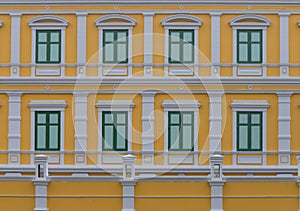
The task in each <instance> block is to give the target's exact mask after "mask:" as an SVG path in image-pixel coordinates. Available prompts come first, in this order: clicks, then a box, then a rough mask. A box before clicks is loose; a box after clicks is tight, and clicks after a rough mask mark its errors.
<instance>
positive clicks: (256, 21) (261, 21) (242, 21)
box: [229, 15, 271, 27]
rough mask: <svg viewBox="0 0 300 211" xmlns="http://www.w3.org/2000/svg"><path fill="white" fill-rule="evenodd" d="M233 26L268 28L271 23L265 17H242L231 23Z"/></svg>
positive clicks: (234, 19)
mask: <svg viewBox="0 0 300 211" xmlns="http://www.w3.org/2000/svg"><path fill="white" fill-rule="evenodd" d="M229 24H230V25H231V26H240V27H241V26H263V27H268V26H269V25H270V24H271V21H270V20H269V19H268V18H266V17H263V16H258V15H241V16H238V17H235V18H233V19H231V20H230V21H229Z"/></svg>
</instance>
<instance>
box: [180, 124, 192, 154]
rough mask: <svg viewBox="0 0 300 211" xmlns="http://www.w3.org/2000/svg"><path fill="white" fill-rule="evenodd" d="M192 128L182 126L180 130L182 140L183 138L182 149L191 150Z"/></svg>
mask: <svg viewBox="0 0 300 211" xmlns="http://www.w3.org/2000/svg"><path fill="white" fill-rule="evenodd" d="M192 132H193V130H192V126H183V130H182V133H183V134H182V138H183V140H184V141H183V149H191V148H192V142H193V140H192V137H193V136H192Z"/></svg>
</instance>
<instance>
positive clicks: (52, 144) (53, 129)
mask: <svg viewBox="0 0 300 211" xmlns="http://www.w3.org/2000/svg"><path fill="white" fill-rule="evenodd" d="M49 135H50V137H49V148H50V149H58V140H59V137H58V126H50V131H49Z"/></svg>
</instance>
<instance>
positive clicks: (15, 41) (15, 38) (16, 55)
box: [10, 12, 21, 77]
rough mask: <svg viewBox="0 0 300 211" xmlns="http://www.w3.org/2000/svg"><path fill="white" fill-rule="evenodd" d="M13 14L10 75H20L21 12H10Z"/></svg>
mask: <svg viewBox="0 0 300 211" xmlns="http://www.w3.org/2000/svg"><path fill="white" fill-rule="evenodd" d="M10 16H11V53H10V60H11V61H10V63H11V68H10V75H11V76H12V77H19V76H20V22H21V13H14V12H13V13H10Z"/></svg>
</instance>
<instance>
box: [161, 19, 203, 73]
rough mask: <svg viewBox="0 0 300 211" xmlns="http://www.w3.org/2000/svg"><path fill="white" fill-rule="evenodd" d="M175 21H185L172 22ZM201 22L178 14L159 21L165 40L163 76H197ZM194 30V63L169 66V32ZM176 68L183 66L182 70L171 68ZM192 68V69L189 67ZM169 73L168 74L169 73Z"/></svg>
mask: <svg viewBox="0 0 300 211" xmlns="http://www.w3.org/2000/svg"><path fill="white" fill-rule="evenodd" d="M177 20H186V22H182V21H181V22H174V21H177ZM202 23H203V21H202V20H201V19H200V18H197V17H195V16H191V15H185V14H178V15H172V16H169V17H167V18H165V19H163V20H162V21H161V24H162V25H163V27H164V29H165V32H164V33H165V40H164V42H165V43H164V49H165V50H164V54H165V57H164V64H165V67H164V75H165V76H168V75H169V73H170V74H171V75H189V76H191V75H194V76H195V77H197V76H198V66H197V65H198V51H199V46H198V45H199V44H198V40H199V32H198V31H199V28H200V26H201V25H202ZM174 29H177V30H186V29H190V30H194V63H191V64H186V65H185V64H182V65H180V64H169V31H170V30H174ZM176 66H177V67H178V66H181V67H182V66H185V67H184V68H172V67H176ZM191 66H193V69H191V68H190V67H191ZM169 71H170V72H169Z"/></svg>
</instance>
